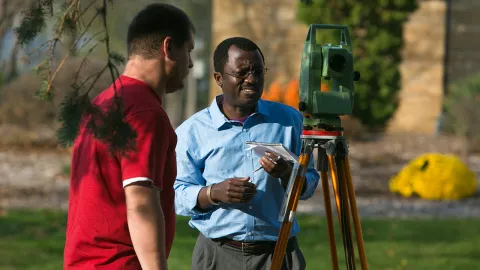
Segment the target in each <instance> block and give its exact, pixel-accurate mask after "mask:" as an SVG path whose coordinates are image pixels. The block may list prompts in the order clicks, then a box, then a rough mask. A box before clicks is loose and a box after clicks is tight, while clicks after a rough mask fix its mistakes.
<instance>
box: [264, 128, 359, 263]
mask: <svg viewBox="0 0 480 270" xmlns="http://www.w3.org/2000/svg"><path fill="white" fill-rule="evenodd" d="M315 148H317V149H318V163H317V164H318V167H319V168H318V170H319V171H320V175H321V181H322V189H323V198H324V202H325V214H326V219H327V226H328V239H329V243H330V258H331V261H332V269H334V270H338V269H339V265H338V257H337V248H336V240H335V234H334V226H333V214H332V209H331V202H330V192H329V191H330V189H329V184H328V175H327V172H328V171H329V172H330V176H331V178H332V179H331V180H332V185H333V192H334V195H335V204H336V208H337V212H338V221H339V224H340V231H341V234H342V240H343V249H344V255H345V259H346V264H347V269H348V270H352V269H356V266H355V251H354V245H353V239H352V232H351V227H350V215H349V214H350V213H351V215H352V217H353V225H354V230H355V236H356V242H357V246H358V253H359V257H360V264H361V267H362V268H361V269H362V270H367V269H368V265H367V258H366V254H365V247H364V243H363V236H362V229H361V224H360V219H359V216H358V209H357V203H356V199H355V191H354V189H353V184H352V176H351V174H350V163H349V160H348V146H347V142H346V140H345V138H344V137H343V136H342V134H341V133H340V132H317V133H316V134H314V135H302V152H301V155H300V157H299V162H298V163H297V164H296V166H295V167H294V169H293V171H292V175H291V176H290V182H289V186H288V187H287V191H286V196H285V199H284V206H283V208H282V212H281V213H280V218H281V220H282V226H281V228H280V233H279V236H278V240H277V244H276V246H275V251H274V254H273V258H272V265H271V267H270V269H271V270H280V269H281V267H282V263H283V258H284V256H285V249H286V245H287V242H288V239H289V236H290V231H291V228H292V223H293V220H294V217H295V213H296V209H297V205H298V200H299V198H300V192H301V190H302V188H303V184H304V182H305V174H306V171H307V168H308V164H309V162H310V157H311V156H312V153H313V150H314V149H315Z"/></svg>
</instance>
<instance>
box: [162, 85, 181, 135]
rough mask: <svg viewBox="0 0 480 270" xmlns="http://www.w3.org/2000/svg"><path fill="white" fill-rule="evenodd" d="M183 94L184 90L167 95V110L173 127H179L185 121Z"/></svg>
mask: <svg viewBox="0 0 480 270" xmlns="http://www.w3.org/2000/svg"><path fill="white" fill-rule="evenodd" d="M183 95H184V91H183V90H179V91H177V92H175V93H171V94H166V95H165V110H166V112H167V115H168V118H170V123H172V126H173V128H177V127H178V126H179V125H180V124H181V123H182V121H183V115H182V112H183Z"/></svg>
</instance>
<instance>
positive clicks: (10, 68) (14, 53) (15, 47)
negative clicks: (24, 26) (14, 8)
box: [4, 13, 21, 82]
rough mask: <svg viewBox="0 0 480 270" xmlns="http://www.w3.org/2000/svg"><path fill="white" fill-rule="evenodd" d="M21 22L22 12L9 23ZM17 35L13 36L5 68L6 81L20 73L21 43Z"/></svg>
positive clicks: (14, 25) (17, 23) (13, 24)
mask: <svg viewBox="0 0 480 270" xmlns="http://www.w3.org/2000/svg"><path fill="white" fill-rule="evenodd" d="M20 22H21V17H20V13H17V14H15V16H14V18H13V23H8V22H7V25H12V26H13V27H16V26H17V25H19V24H20ZM17 41H18V39H17V36H16V35H14V36H13V38H12V50H11V51H10V54H9V56H8V60H7V65H6V69H5V77H4V78H5V82H9V81H11V80H13V79H14V78H15V77H17V75H18V53H19V50H20V44H19V43H18V42H17Z"/></svg>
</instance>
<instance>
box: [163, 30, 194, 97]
mask: <svg viewBox="0 0 480 270" xmlns="http://www.w3.org/2000/svg"><path fill="white" fill-rule="evenodd" d="M194 47H195V43H194V36H193V33H190V39H189V40H187V41H185V43H184V44H183V46H181V47H177V46H175V45H174V44H172V52H171V55H172V60H173V62H172V64H173V65H172V69H171V74H170V76H169V80H168V82H167V89H166V91H167V93H173V92H176V91H178V90H180V89H182V88H183V87H184V80H185V78H186V77H187V75H188V73H189V70H190V68H192V67H193V62H192V58H191V56H190V53H191V52H192V50H193V48H194Z"/></svg>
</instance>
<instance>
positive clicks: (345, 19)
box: [297, 0, 417, 128]
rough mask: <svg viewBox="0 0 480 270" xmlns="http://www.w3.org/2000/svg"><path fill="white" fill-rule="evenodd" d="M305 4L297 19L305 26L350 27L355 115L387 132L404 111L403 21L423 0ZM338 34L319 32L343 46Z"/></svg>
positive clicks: (320, 0) (321, 38) (318, 0)
mask: <svg viewBox="0 0 480 270" xmlns="http://www.w3.org/2000/svg"><path fill="white" fill-rule="evenodd" d="M311 2H312V3H311V4H310V5H309V4H304V3H299V6H298V13H297V18H298V19H299V20H300V21H302V22H303V23H305V24H308V25H310V24H343V25H347V26H348V27H349V31H350V36H351V39H352V51H353V55H354V61H355V70H358V71H359V72H360V74H361V79H360V81H358V82H356V83H355V104H354V109H353V115H354V116H355V117H357V118H359V119H360V120H361V121H362V123H363V124H365V125H366V126H368V127H370V128H382V127H384V126H385V124H386V123H387V121H388V120H389V119H390V118H391V116H392V115H393V113H394V111H395V110H396V108H397V107H398V101H397V92H398V91H399V89H400V72H399V69H398V65H399V63H400V61H401V49H402V46H403V29H402V28H403V23H405V21H406V20H407V19H408V16H409V15H410V13H411V12H413V11H414V10H416V8H417V0H381V1H354V0H341V1H339V0H313V1H311ZM334 34H336V32H328V31H323V32H319V34H318V35H317V36H319V42H320V43H321V44H325V43H332V44H333V45H336V44H338V42H339V40H340V37H339V36H335V35H334Z"/></svg>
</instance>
